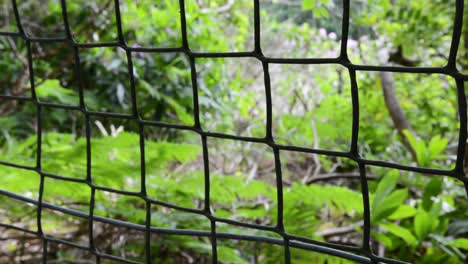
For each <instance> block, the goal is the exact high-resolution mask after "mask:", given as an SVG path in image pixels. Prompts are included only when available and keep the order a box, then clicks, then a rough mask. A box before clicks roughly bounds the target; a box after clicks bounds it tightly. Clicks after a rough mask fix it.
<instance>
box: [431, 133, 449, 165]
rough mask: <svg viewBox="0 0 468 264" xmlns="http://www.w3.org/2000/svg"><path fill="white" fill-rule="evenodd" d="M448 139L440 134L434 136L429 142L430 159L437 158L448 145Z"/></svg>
mask: <svg viewBox="0 0 468 264" xmlns="http://www.w3.org/2000/svg"><path fill="white" fill-rule="evenodd" d="M447 145H448V139H446V138H441V137H440V136H439V135H437V136H435V137H433V138H432V139H431V141H430V142H429V147H428V150H429V157H430V159H431V160H432V159H435V158H437V156H439V155H440V154H441V153H442V152H443V151H444V150H445V148H446V147H447Z"/></svg>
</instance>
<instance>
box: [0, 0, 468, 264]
mask: <svg viewBox="0 0 468 264" xmlns="http://www.w3.org/2000/svg"><path fill="white" fill-rule="evenodd" d="M114 2H115V17H116V21H117V28H118V41H117V42H107V43H94V44H83V43H78V42H77V41H75V40H74V37H73V34H72V32H71V29H70V26H69V22H68V14H67V3H66V0H61V1H60V3H61V8H62V16H63V17H62V18H63V23H64V25H65V31H66V37H65V38H35V37H31V36H28V34H27V33H25V31H24V29H23V27H22V22H21V16H20V14H19V12H18V6H17V3H16V0H12V4H13V10H14V14H13V15H14V18H15V21H16V24H17V28H18V29H19V32H15V33H11V32H0V36H15V37H20V38H22V39H23V40H24V41H25V42H26V43H27V49H28V57H27V58H28V61H27V63H28V64H29V68H30V74H29V77H30V83H31V87H32V97H31V98H30V99H27V100H29V101H32V102H33V103H34V104H35V105H36V106H37V108H36V109H37V112H36V114H37V125H38V133H37V137H38V148H37V161H36V162H37V163H36V166H34V167H28V166H23V165H19V164H15V163H10V162H5V161H1V162H0V164H1V165H4V166H11V167H16V168H22V169H27V170H32V171H36V172H38V173H39V174H40V187H39V199H38V200H37V201H36V200H33V199H29V198H27V197H23V196H20V195H16V194H14V193H11V192H7V191H4V190H0V194H2V195H4V196H7V197H9V198H13V199H16V200H18V201H21V202H25V203H29V204H33V205H35V206H37V226H38V230H37V232H36V231H31V230H27V229H24V228H20V227H17V226H14V225H12V224H4V223H2V224H0V226H2V227H4V228H10V229H15V230H18V231H21V232H26V233H28V234H31V235H33V236H35V237H37V238H38V239H40V240H41V241H42V244H43V263H46V262H47V254H48V253H47V248H48V247H47V244H48V243H51V242H53V243H61V244H66V245H68V246H71V247H76V248H78V249H81V250H85V251H89V252H90V253H91V254H93V255H94V256H95V257H96V261H97V262H100V261H101V260H103V259H110V260H114V261H121V262H125V263H135V262H133V261H130V260H127V259H123V258H120V257H116V256H112V255H108V254H104V253H102V252H100V251H99V250H98V249H97V247H96V242H95V240H94V238H93V232H94V231H93V222H101V223H107V224H111V225H115V226H120V227H125V228H128V229H131V230H138V231H142V232H144V233H145V242H144V244H145V253H146V256H145V259H146V261H145V262H146V263H150V262H151V252H150V249H151V247H150V245H151V243H152V241H151V234H152V233H157V234H171V235H181V236H199V237H208V238H209V239H210V240H211V245H212V260H213V263H216V262H217V253H218V250H217V239H220V238H223V239H234V240H245V241H257V242H265V243H271V244H276V245H281V246H282V247H284V252H285V253H284V256H285V259H284V260H283V261H284V262H286V263H290V262H291V256H290V249H291V248H300V249H305V250H310V251H312V252H319V253H323V254H328V255H333V256H338V257H341V258H345V259H348V260H353V261H356V262H360V263H379V262H380V263H382V262H383V263H403V262H401V261H398V260H392V259H385V258H381V257H378V256H377V255H375V254H374V253H373V252H372V250H371V248H370V232H371V222H370V206H369V193H368V187H367V179H366V166H368V165H372V166H380V167H386V168H396V169H399V170H406V171H413V172H419V173H424V174H427V175H437V176H449V177H454V178H457V179H459V180H460V181H462V182H463V183H464V184H465V187H467V189H468V178H466V177H465V175H464V171H463V166H464V164H463V163H464V160H463V157H464V154H465V147H466V139H467V130H466V128H467V110H466V109H467V106H466V99H465V98H466V97H465V92H464V81H468V76H466V75H463V74H462V73H460V72H459V71H458V70H457V68H456V56H457V50H458V46H459V42H460V37H461V32H462V20H463V8H464V1H463V0H457V1H456V15H455V17H454V18H453V19H454V24H453V35H452V42H451V47H450V54H449V57H448V63H447V65H446V66H444V67H411V68H408V67H394V66H384V67H382V66H368V65H356V64H353V63H351V62H350V60H349V59H348V55H347V48H346V47H347V40H348V28H349V24H350V15H349V13H350V1H349V0H344V1H343V2H344V4H343V10H342V12H343V13H342V17H343V20H342V41H341V49H340V55H339V56H338V57H337V58H332V59H321V58H320V59H319V58H297V59H290V58H270V57H266V56H264V55H263V53H262V45H268V44H265V43H261V42H260V34H261V25H260V6H259V5H260V4H259V0H254V43H255V49H254V50H253V51H251V52H225V53H201V52H193V51H191V49H190V47H189V42H188V39H187V29H186V28H187V25H186V12H185V7H184V6H185V3H184V0H179V4H180V21H181V25H182V26H181V36H182V47H176V48H142V47H133V46H128V45H127V44H126V40H125V39H124V35H123V32H122V25H121V13H120V8H119V1H118V0H115V1H114ZM35 42H39V43H69V44H70V45H72V46H73V50H74V58H75V60H76V61H77V62H79V61H80V49H83V48H93V47H120V48H122V49H124V50H125V51H126V56H127V61H128V74H129V76H130V82H131V99H132V114H129V115H126V114H117V113H103V112H97V111H90V110H88V109H87V108H86V106H85V103H84V95H83V88H82V87H79V102H80V104H79V106H77V107H74V106H67V105H61V104H52V103H47V102H42V101H40V100H39V99H38V97H37V96H36V93H35V90H34V88H35V83H34V71H33V70H32V63H33V61H32V60H33V58H32V55H31V44H32V43H35ZM137 52H138V53H140V52H153V53H166V52H182V53H185V54H186V55H187V56H188V57H189V61H190V70H191V78H192V89H193V103H194V116H193V118H194V125H193V126H184V125H171V124H166V123H159V122H153V121H146V120H142V119H141V118H140V116H139V113H138V108H137V100H136V94H135V81H134V75H133V74H134V72H133V70H132V69H133V65H132V53H137ZM220 57H221V58H227V57H251V58H256V59H258V60H259V61H260V62H261V63H262V65H263V72H264V81H265V97H266V109H267V116H266V137H264V138H255V137H243V136H233V135H227V134H222V133H212V132H207V131H204V130H203V129H202V127H201V125H200V118H199V102H198V89H197V78H196V74H197V69H196V65H195V59H197V58H220ZM271 63H275V64H339V65H342V66H344V67H346V68H347V69H348V72H349V76H350V79H351V94H352V107H353V108H352V109H353V115H352V117H350V118H352V120H353V121H352V122H353V123H352V140H351V144H350V148H349V151H347V152H338V151H327V150H320V149H313V148H307V147H302V146H293V145H281V144H277V143H275V140H274V138H273V134H272V122H273V121H272V107H273V106H272V99H271V98H272V94H271V88H270V73H269V65H270V64H271ZM77 65H80V64H79V63H77ZM75 71H76V74H77V76H80V67H79V66H78V67H76V69H75ZM358 71H388V72H405V73H425V74H444V75H448V76H451V77H453V78H454V79H455V80H456V84H457V91H458V92H457V93H458V109H459V122H460V130H459V142H458V152H457V161H456V166H455V168H454V169H453V170H439V169H429V168H421V167H413V166H405V165H401V164H395V163H390V162H385V161H375V160H367V159H364V158H362V157H360V156H359V154H358V133H359V103H358V100H359V98H358V85H357V82H356V72H358ZM0 98H1V99H2V100H12V99H21V100H26V99H24V98H16V97H15V96H7V95H2V96H1V97H0ZM45 106H46V107H54V108H61V109H71V110H77V111H81V112H82V113H83V114H84V115H85V118H86V138H87V177H86V179H85V180H82V181H81V180H74V181H76V182H79V183H81V184H86V185H88V186H89V187H90V188H91V197H89V198H90V209H89V214H86V213H82V212H79V211H75V210H72V209H67V208H64V207H60V206H56V205H52V204H49V203H46V202H43V199H42V197H43V192H44V185H45V183H44V182H45V179H46V178H47V177H51V178H57V179H62V180H66V181H69V180H71V179H69V178H65V177H62V176H59V175H53V174H49V173H46V172H44V171H43V170H41V133H42V123H41V119H42V116H43V113H42V109H43V107H45ZM93 116H105V117H113V118H122V119H131V120H134V121H136V122H137V123H138V124H139V127H140V154H141V157H142V164H141V166H142V175H141V190H140V192H137V193H132V192H126V191H119V190H113V189H109V188H105V187H102V186H97V185H96V184H95V183H93V177H92V175H91V168H90V164H91V162H92V160H91V146H90V137H91V132H90V126H91V124H90V119H91V117H93ZM146 126H156V127H167V128H173V129H178V130H189V131H194V132H196V133H198V134H199V135H200V136H201V140H202V147H203V160H204V167H205V168H204V171H205V176H204V177H205V180H204V184H205V194H204V195H205V199H204V209H202V210H197V209H188V208H181V207H178V206H175V205H172V204H170V203H165V202H161V201H158V200H154V199H151V198H150V197H148V196H147V190H146V187H145V181H146V175H145V172H144V167H145V162H144V149H145V141H144V139H143V128H144V127H146ZM208 138H225V139H230V140H237V141H247V142H257V143H264V144H267V145H268V146H269V147H270V148H271V149H272V150H273V153H274V158H275V172H276V185H277V214H278V215H277V219H278V222H277V225H276V226H274V227H269V226H263V225H256V224H246V223H241V222H238V221H234V220H229V219H224V218H220V217H216V216H214V215H213V214H212V213H211V212H210V169H209V160H208V147H207V139H208ZM291 150H292V151H298V152H303V153H315V154H322V155H327V156H333V157H345V158H349V159H352V160H354V161H355V162H357V163H358V164H359V171H360V182H361V186H362V197H363V201H362V202H363V205H364V226H363V239H362V240H363V246H362V247H355V246H346V245H337V244H331V243H326V242H319V241H315V240H312V239H308V238H304V237H300V236H297V235H292V234H289V233H287V232H286V231H285V229H284V225H283V202H284V201H283V181H282V174H281V173H282V172H281V161H280V152H281V151H291ZM0 177H1V175H0ZM18 181H21V179H18ZM0 189H1V186H0ZM97 190H101V191H102V190H103V191H107V192H113V193H118V194H122V195H129V196H135V197H140V198H142V199H144V200H145V201H146V225H138V224H132V223H128V222H124V221H119V220H116V219H110V218H105V217H101V216H97V215H95V214H94V209H95V192H96V191H97ZM311 195H313V194H311ZM304 199H307V197H304ZM151 205H164V206H166V207H169V208H174V209H177V210H183V211H185V212H189V213H193V214H198V215H203V216H205V217H206V218H207V219H209V221H210V223H211V230H210V231H198V230H180V229H166V228H157V227H153V226H151V224H150V221H151V212H150V210H151ZM45 209H49V210H54V211H57V212H61V213H64V214H69V215H72V216H75V217H79V218H85V219H87V220H89V221H88V222H89V228H88V230H89V233H88V237H89V244H88V246H83V245H80V244H75V243H73V242H69V241H65V240H61V239H57V238H54V237H50V236H47V235H46V234H44V232H43V228H42V223H41V221H42V219H41V216H42V212H43V210H45ZM220 222H221V223H228V224H232V225H237V226H243V227H248V228H254V229H258V230H266V231H270V232H274V233H276V234H278V235H279V237H280V238H273V237H264V236H252V235H239V234H231V233H221V232H218V231H217V230H216V223H220Z"/></svg>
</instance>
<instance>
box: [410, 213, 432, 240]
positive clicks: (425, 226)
mask: <svg viewBox="0 0 468 264" xmlns="http://www.w3.org/2000/svg"><path fill="white" fill-rule="evenodd" d="M434 220H435V219H432V218H431V217H430V215H429V214H428V213H427V212H426V211H424V210H421V211H419V212H418V213H417V214H416V216H415V217H414V232H415V234H416V236H417V237H418V238H419V240H424V239H425V238H426V237H427V235H428V234H429V233H430V232H431V231H432V225H433V224H432V221H434Z"/></svg>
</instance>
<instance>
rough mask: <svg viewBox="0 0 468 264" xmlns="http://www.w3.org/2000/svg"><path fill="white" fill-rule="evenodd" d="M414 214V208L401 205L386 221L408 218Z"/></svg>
mask: <svg viewBox="0 0 468 264" xmlns="http://www.w3.org/2000/svg"><path fill="white" fill-rule="evenodd" d="M416 212H417V211H416V209H415V208H414V207H412V206H409V205H406V204H403V205H401V206H399V207H398V209H397V210H396V211H395V212H393V214H391V215H390V216H389V217H388V219H391V220H399V219H404V218H408V217H413V216H414V215H415V214H416Z"/></svg>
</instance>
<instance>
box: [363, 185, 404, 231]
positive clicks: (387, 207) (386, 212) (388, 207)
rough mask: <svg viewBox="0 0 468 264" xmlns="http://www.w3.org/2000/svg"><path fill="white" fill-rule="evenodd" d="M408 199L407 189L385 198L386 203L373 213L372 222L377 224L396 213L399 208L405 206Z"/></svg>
mask: <svg viewBox="0 0 468 264" xmlns="http://www.w3.org/2000/svg"><path fill="white" fill-rule="evenodd" d="M407 197H408V190H407V189H399V190H395V191H394V192H392V193H391V194H390V195H388V196H387V197H385V199H384V201H383V202H382V203H381V204H380V206H378V207H375V208H374V211H371V214H372V215H371V221H372V222H373V223H375V222H377V221H379V220H381V219H384V218H386V217H388V216H390V215H391V214H392V213H393V212H395V211H396V210H397V209H398V207H400V206H401V205H402V204H404V202H405V200H406V198H407Z"/></svg>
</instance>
